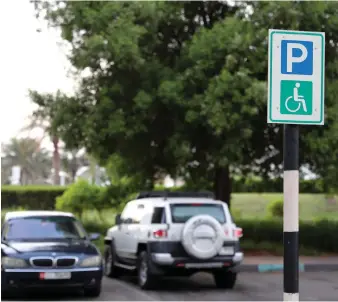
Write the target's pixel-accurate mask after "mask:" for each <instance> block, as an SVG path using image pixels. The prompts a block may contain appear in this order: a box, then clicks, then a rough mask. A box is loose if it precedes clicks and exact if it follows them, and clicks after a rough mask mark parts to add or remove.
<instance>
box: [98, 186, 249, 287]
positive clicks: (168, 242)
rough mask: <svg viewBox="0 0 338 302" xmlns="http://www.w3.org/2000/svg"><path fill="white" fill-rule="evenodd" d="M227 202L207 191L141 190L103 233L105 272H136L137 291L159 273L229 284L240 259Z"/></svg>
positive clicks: (239, 232)
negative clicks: (205, 277)
mask: <svg viewBox="0 0 338 302" xmlns="http://www.w3.org/2000/svg"><path fill="white" fill-rule="evenodd" d="M240 237H242V229H241V228H238V227H237V226H236V225H235V223H234V222H233V220H232V218H231V215H230V211H229V208H228V206H227V205H226V204H225V203H224V202H221V201H218V200H214V198H213V196H212V194H210V193H207V192H206V193H204V192H203V193H187V192H144V193H141V194H139V196H138V197H137V199H135V200H132V201H130V202H128V203H127V205H126V206H125V208H124V210H123V212H122V214H121V215H117V217H116V225H115V226H114V227H112V228H110V229H109V230H108V231H107V235H106V237H105V253H104V257H105V273H106V275H107V276H109V277H114V278H118V277H119V276H121V275H123V274H125V273H127V271H130V272H135V273H137V276H138V284H139V286H140V287H141V288H142V289H150V288H153V287H154V286H155V284H156V281H157V280H158V278H159V277H160V276H190V275H192V274H194V273H197V272H200V271H206V272H210V273H212V274H213V276H214V280H215V283H216V285H217V287H219V288H233V287H234V285H235V283H236V277H237V270H236V268H237V267H238V265H239V264H240V263H241V262H242V260H243V253H242V252H241V251H240V246H239V238H240Z"/></svg>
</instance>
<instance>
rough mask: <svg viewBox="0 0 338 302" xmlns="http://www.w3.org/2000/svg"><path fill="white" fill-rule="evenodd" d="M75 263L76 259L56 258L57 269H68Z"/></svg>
mask: <svg viewBox="0 0 338 302" xmlns="http://www.w3.org/2000/svg"><path fill="white" fill-rule="evenodd" d="M75 263H76V258H58V259H56V266H57V267H69V266H73V265H74V264H75Z"/></svg>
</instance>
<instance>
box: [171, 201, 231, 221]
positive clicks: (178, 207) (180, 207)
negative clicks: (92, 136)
mask: <svg viewBox="0 0 338 302" xmlns="http://www.w3.org/2000/svg"><path fill="white" fill-rule="evenodd" d="M170 208H171V219H172V222H173V223H185V222H186V221H187V220H188V219H190V218H191V217H193V216H197V215H203V214H204V215H210V216H212V217H214V218H215V219H216V220H218V221H219V222H220V223H225V222H226V219H225V215H224V208H223V206H222V205H220V204H203V203H196V204H191V203H187V204H182V203H180V204H172V205H171V206H170Z"/></svg>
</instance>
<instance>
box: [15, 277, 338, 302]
mask: <svg viewBox="0 0 338 302" xmlns="http://www.w3.org/2000/svg"><path fill="white" fill-rule="evenodd" d="M19 299H20V301H22V300H31V301H38V300H54V301H71V300H72V301H76V300H81V301H83V300H90V299H87V298H84V297H83V296H82V295H81V293H79V294H78V295H73V296H69V295H67V294H54V293H53V294H51V295H48V296H45V295H43V296H41V295H35V294H34V295H30V296H29V297H20V298H19V297H17V298H16V300H19ZM282 299H283V275H282V274H281V273H241V274H240V275H239V279H238V283H237V285H236V287H235V289H233V290H219V289H216V288H215V285H214V283H213V279H212V278H211V277H210V276H209V275H207V274H198V275H195V276H193V277H192V278H190V279H163V282H161V285H160V287H159V288H158V289H157V290H156V291H141V290H140V289H138V287H137V285H136V284H135V280H134V279H133V278H124V279H123V280H114V279H108V278H105V279H104V280H103V291H102V294H101V296H100V297H99V298H96V299H93V300H97V301H161V300H162V301H202V300H203V301H226V300H232V301H282ZM300 300H301V301H304V300H305V301H337V300H338V272H334V273H318V272H316V273H301V274H300ZM12 301H13V300H12Z"/></svg>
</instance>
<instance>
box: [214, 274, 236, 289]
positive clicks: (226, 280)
mask: <svg viewBox="0 0 338 302" xmlns="http://www.w3.org/2000/svg"><path fill="white" fill-rule="evenodd" d="M236 279H237V273H235V272H231V271H222V272H216V273H214V280H215V283H216V286H217V287H218V288H225V289H233V288H234V286H235V284H236Z"/></svg>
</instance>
